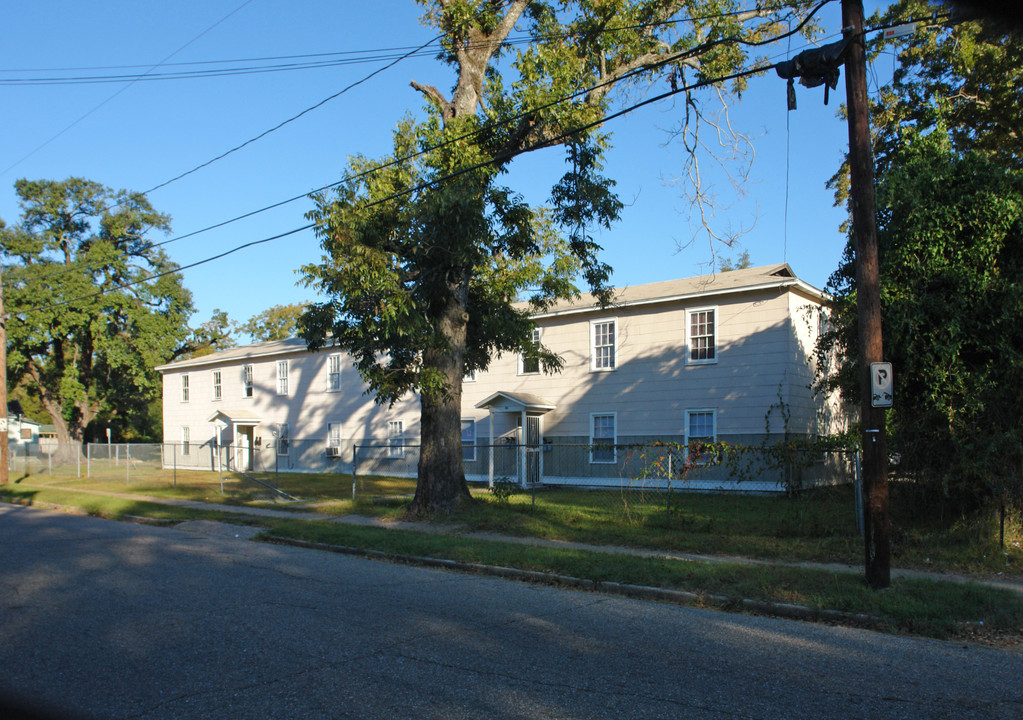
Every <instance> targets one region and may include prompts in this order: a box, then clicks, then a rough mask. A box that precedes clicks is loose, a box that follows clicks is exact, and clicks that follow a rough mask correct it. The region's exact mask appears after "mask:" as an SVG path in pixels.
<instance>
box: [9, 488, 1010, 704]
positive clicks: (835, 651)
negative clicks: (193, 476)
mask: <svg viewBox="0 0 1023 720" xmlns="http://www.w3.org/2000/svg"><path fill="white" fill-rule="evenodd" d="M1021 678H1023V655H1019V654H1015V653H1009V652H1000V651H996V650H987V649H981V648H973V647H964V646H961V645H957V644H952V643H943V642H936V641H928V640H920V639H908V638H901V637H892V636H887V635H883V634H879V633H873V632H869V631H862V630H854V629H848V628H835V627H827V626H823V625H813V624H805V623H798V622H790V621H785V620H777V619H766V618H756V617H747V616H742V615H733V614H727V613H720V612H715V611H709V610H700V609H693V608H683V607H675V606H671V605H663V604H657V603H647V602H641V601H635V600H628V599H622V598H617V597H606V596H602V595H598V594H592V593H582V592H571V591H565V590H559V589H553V588H546V587H540V586H535V585H525V584H519V583H515V582H511V581H505V580H499V579H491V578H482V577H478V576H467V575H460V574H456V573H450V572H445V571H438V570H428V569H421V568H410V567H404V566H400V565H392V564H389V563H381V562H374V561H369V560H363V559H359V558H353V557H348V556H344V555H336V554H333V553H325V552H318V551H314V550H304V549H297V548H291V547H282V546H272V545H265V544H259V543H254V542H248V541H246V540H244V539H243V538H235V537H234V536H233V533H231V534H229V535H228V536H226V537H223V536H211V535H204V534H198V533H194V532H186V531H183V530H180V529H169V528H154V527H147V526H142V525H134V524H129V523H117V522H110V521H105V520H98V519H94V518H87V517H77V516H70V515H63V514H58V513H52V512H47V511H42V510H35V509H30V508H20V507H12V506H5V505H0V696H2V697H3V698H4V699H5V701H6V702H7V703H12V702H13V703H16V704H17V703H20V704H21V705H22V706H23V707H28V708H30V709H32V710H35V711H39V712H44V713H45V712H49V713H52V714H53V715H54V716H59V717H82V718H93V717H94V718H203V719H206V718H216V719H218V720H226V719H230V718H260V719H264V718H265V719H271V718H289V719H293V718H389V719H390V718H416V719H420V718H423V719H425V718H686V719H689V718H693V719H697V720H700V719H704V718H729V719H731V718H764V719H765V720H766V719H767V718H770V719H772V720H777V719H779V718H801V719H802V718H841V719H842V720H848V719H849V718H927V719H928V720H932V719H934V718H957V719H963V718H985V719H986V720H989V719H991V718H1013V719H1014V720H1018V719H1019V718H1021V717H1023V682H1021Z"/></svg>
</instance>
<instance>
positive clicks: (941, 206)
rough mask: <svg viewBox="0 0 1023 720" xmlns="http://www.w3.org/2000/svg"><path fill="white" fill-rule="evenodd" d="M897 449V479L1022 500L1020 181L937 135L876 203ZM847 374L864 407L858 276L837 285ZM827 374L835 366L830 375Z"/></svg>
mask: <svg viewBox="0 0 1023 720" xmlns="http://www.w3.org/2000/svg"><path fill="white" fill-rule="evenodd" d="M877 206H878V226H879V250H880V273H881V304H882V318H883V328H884V330H883V331H884V343H885V356H886V359H887V360H889V361H891V362H892V364H893V367H894V370H895V379H896V383H895V405H894V408H893V410H892V411H891V414H890V416H889V417H890V420H889V425H888V428H889V433H890V436H891V441H890V442H891V444H890V448H891V449H892V450H893V451H894V452H896V453H898V454H899V455H900V457H901V460H900V464H899V466H898V468H899V471H900V472H905V473H912V474H915V475H916V476H917V477H918V478H919V480H920V481H921V485H922V486H924V487H927V488H930V489H931V490H933V491H934V493H935V495H936V496H941V497H945V498H951V499H952V500H953V501H955V502H956V503H958V504H960V506H962V507H967V506H970V505H973V504H975V503H976V502H978V501H981V500H983V499H984V498H985V497H989V496H990V495H991V494H992V493H994V492H997V491H999V490H1004V489H1005V488H1007V487H1009V485H1013V486H1015V488H1016V490H1017V491H1018V490H1019V489H1020V488H1019V487H1018V486H1019V484H1020V481H1021V478H1020V468H1021V467H1023V324H1021V323H1020V318H1023V171H1021V170H1019V169H1016V168H1008V169H1007V168H1005V167H1004V166H1003V165H1002V164H1000V163H998V162H995V161H994V160H993V159H992V156H991V154H990V153H986V152H983V151H970V152H967V153H965V154H959V153H957V152H956V151H955V149H954V148H953V143H952V141H951V140H950V139H949V134H948V133H947V132H944V131H943V129H941V128H938V129H937V131H936V132H933V133H931V134H930V135H928V136H926V137H917V138H914V139H913V140H912V141H911V142H909V143H907V144H906V145H904V146H903V147H902V148H900V149H898V150H896V151H895V152H894V153H893V154H892V155H891V156H890V158H889V160H888V162H887V163H886V169H885V171H884V173H883V174H882V175H881V176H880V178H879V182H878V191H877ZM829 290H831V292H832V293H833V294H834V298H835V300H834V305H833V309H832V322H833V329H832V330H831V332H829V333H827V334H826V335H825V336H824V342H823V343H822V345H821V347H820V348H819V352H820V353H821V354H822V356H826V355H828V354H829V353H831V352H833V351H835V350H837V351H838V352H839V354H840V355H841V356H842V357H843V358H844V360H845V362H844V364H843V365H842V366H841V368H842V369H841V371H840V373H839V374H837V375H835V376H832V377H831V378H830V379H829V381H830V382H831V384H832V385H836V386H838V387H840V388H841V389H842V390H843V392H844V393H845V395H846V396H847V397H850V398H853V397H857V396H858V391H859V386H858V383H857V377H858V375H857V372H858V369H857V366H856V362H855V358H856V357H857V348H856V343H857V339H856V304H855V303H856V297H855V271H854V267H853V261H852V254H851V251H850V250H849V249H848V248H847V251H846V255H845V259H844V263H843V266H842V267H841V268H840V269H839V270H838V271H837V272H836V273H835V274H834V275H833V276H832V278H831V281H830V285H829ZM820 365H821V367H823V366H824V365H825V364H824V363H820Z"/></svg>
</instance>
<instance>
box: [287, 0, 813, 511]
mask: <svg viewBox="0 0 1023 720" xmlns="http://www.w3.org/2000/svg"><path fill="white" fill-rule="evenodd" d="M419 4H420V5H422V6H423V7H424V8H425V15H424V21H425V22H426V23H427V24H429V25H430V26H432V27H434V28H436V29H437V30H438V31H440V32H441V33H442V37H441V41H440V42H441V47H442V50H441V53H440V57H441V59H442V60H443V61H444V62H446V63H447V64H448V65H449V66H450V68H451V69H452V71H453V73H454V82H453V86H452V88H451V90H450V92H445V91H444V90H442V89H439V88H437V87H435V86H433V85H428V84H425V83H421V82H415V81H413V82H412V87H413V88H414V89H415V90H416V91H418V92H419V93H420V94H421V95H422V97H423V98H425V100H426V102H427V107H426V110H425V117H423V118H421V119H418V120H413V119H412V118H406V119H405V120H404V121H402V122H401V123H400V124H399V125H398V127H397V129H396V131H395V132H394V151H393V153H392V154H391V155H390V156H389V157H387V158H383V159H380V160H377V161H371V160H369V159H367V158H362V157H358V158H354V159H352V160H351V163H350V165H349V169H348V178H349V179H348V180H347V181H345V182H343V183H342V184H341V185H340V186H339V187H338V188H337V190H336V192H335V193H333V194H330V195H327V194H321V195H318V196H316V198H315V200H316V205H317V206H316V209H315V210H314V211H312V212H311V213H310V217H311V218H312V219H314V220H315V221H316V228H317V232H318V234H319V236H320V238H321V240H322V244H323V248H324V251H325V254H324V257H323V260H322V262H321V263H319V264H317V265H310V266H307V267H306V268H304V270H305V273H306V277H307V279H308V281H309V283H310V284H312V285H314V286H315V287H317V288H318V289H319V290H320V291H321V292H322V293H323V294H324V295H326V296H327V298H329V299H328V300H327V301H326V302H322V303H318V304H315V305H313V306H311V307H310V309H309V311H308V312H307V314H306V315H305V318H304V320H303V334H304V336H305V337H306V339H307V340H308V341H309V343H310V345H311V346H312V347H319V346H322V345H324V344H326V343H333V344H335V345H338V346H340V347H342V348H345V349H347V350H349V351H350V352H351V353H352V354H353V355H354V356H355V358H356V363H357V366H358V368H359V371H360V373H361V374H362V376H363V377H364V378H365V379H366V380H367V381H368V383H369V385H370V386H371V388H372V390H373V391H374V392H375V393H376V397H377V399H378V400H379V401H381V402H393V401H394V400H395V399H397V398H398V397H401V396H402V395H404V394H405V393H407V392H409V391H418V392H419V393H420V397H421V430H422V448H421V456H420V461H419V479H418V484H417V488H416V495H415V498H414V500H413V502H412V505H411V508H410V511H411V512H413V513H418V512H435V511H445V510H450V509H452V508H454V507H456V506H457V505H459V504H461V503H463V502H466V501H468V499H469V492H468V487H467V485H466V482H465V476H464V471H463V468H462V450H461V435H460V417H461V395H462V378H463V377H464V375H465V374H466V373H467V372H472V371H478V370H483V369H485V368H486V367H487V365H488V363H489V362H490V358H491V357H492V356H494V355H495V354H499V353H501V352H535V349H534V348H533V347H532V345H531V340H532V332H531V331H532V327H533V323H532V321H531V320H530V318H529V312H528V310H527V309H523V308H522V307H519V306H515V305H513V303H514V301H516V300H517V299H520V298H521V297H525V298H526V299H527V300H528V301H529V303H528V308H529V309H531V310H542V309H543V308H545V307H548V306H550V304H551V303H553V302H554V301H555V300H557V299H559V298H567V297H572V296H574V295H576V294H577V293H578V290H577V288H576V284H575V283H576V282H577V280H579V279H580V278H581V279H583V280H585V282H586V284H587V285H588V286H589V289H590V290H592V291H593V292H594V293H595V294H596V296H597V297H598V298H599V299H600V300H601V301H603V302H607V301H608V300H609V299H610V297H611V292H610V288H609V275H610V268H608V267H607V266H606V265H605V264H603V263H602V262H601V261H600V259H599V257H598V251H599V249H600V248H599V247H598V245H597V244H596V243H595V242H594V241H593V239H592V237H590V235H589V234H588V232H587V230H588V229H591V230H592V228H594V227H595V226H605V227H606V226H609V225H611V224H612V223H613V222H614V221H615V220H616V219H617V217H618V213H619V209H620V207H621V205H620V203H619V201H618V199H617V197H616V196H615V194H614V191H613V186H614V183H613V181H611V180H610V179H608V178H606V177H604V176H603V175H601V166H602V158H603V153H604V151H605V149H606V148H607V147H608V143H609V136H608V135H606V134H604V133H603V131H602V130H601V129H600V123H601V121H602V120H603V119H604V118H605V117H606V116H607V115H608V114H609V112H611V111H612V110H614V109H618V108H620V107H621V106H622V104H623V103H624V100H625V98H627V93H626V92H625V90H626V89H627V88H629V87H639V88H643V87H647V86H649V85H650V84H652V83H655V82H658V81H660V82H663V83H664V88H665V89H667V88H668V87H676V88H682V87H685V86H686V83H687V81H693V80H695V81H707V80H712V79H714V78H719V77H723V76H726V75H728V74H730V73H734V72H735V71H737V70H740V69H745V68H747V67H748V66H749V65H750V64H751V63H752V61H753V59H752V58H751V52H752V50H751V48H753V47H754V46H755V45H754V44H756V43H766V42H768V41H770V39H772V38H776V37H778V36H780V35H781V34H782V33H784V32H787V31H790V29H791V28H792V27H800V21H801V20H802V19H804V16H801V15H799V13H801V12H804V11H806V9H807V8H808V7H809V6H810V3H809V2H805V1H804V0H792V1H791V2H786V1H784V0H765V1H763V2H759V3H757V4H756V5H754V6H753V7H752V8H750V9H743V6H746V7H748V5H749V4H748V3H738V2H734V1H733V0H580V1H573V2H570V1H567V0H565V1H558V2H544V1H539V0H511V1H508V0H419ZM513 31H515V32H516V33H520V35H519V36H518V38H517V39H519V40H522V42H517V43H515V44H514V45H513V44H510V43H509V42H508V41H509V40H510V39H511V38H512V33H513ZM743 87H744V80H743V79H741V78H740V79H736V80H735V81H734V82H733V83H732V84H731V85H730V86H729V89H730V90H732V91H736V92H738V91H741V89H742V88H743ZM615 103H618V104H617V105H615ZM689 107H690V108H691V109H692V112H693V113H694V114H696V113H698V107H699V106H698V105H690V106H689ZM558 146H560V147H562V148H563V151H564V153H565V159H566V163H567V165H566V167H567V171H566V173H565V175H564V176H563V177H562V178H561V179H560V180H559V181H558V182H556V183H555V184H554V187H553V188H552V190H551V194H550V202H549V205H548V207H547V208H535V207H531V206H530V205H529V204H527V203H526V202H525V201H524V200H523V198H522V197H521V196H519V195H517V194H516V193H515V192H513V191H512V190H511V189H509V188H507V187H504V186H502V185H501V184H500V182H499V180H500V177H501V175H502V173H503V172H504V171H505V170H506V169H507V168H508V166H509V164H510V163H511V162H512V161H513V160H514V158H515V157H517V156H518V155H520V154H522V153H526V152H534V151H541V150H544V149H547V148H552V147H558ZM539 359H540V362H541V364H542V366H543V367H544V369H545V370H546V371H555V370H556V369H557V368H558V367H559V366H560V358H558V357H557V356H556V355H555V354H554V353H552V352H550V351H549V350H547V349H545V348H541V349H540V350H539Z"/></svg>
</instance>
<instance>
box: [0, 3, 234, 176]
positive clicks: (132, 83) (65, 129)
mask: <svg viewBox="0 0 1023 720" xmlns="http://www.w3.org/2000/svg"><path fill="white" fill-rule="evenodd" d="M251 2H252V0H245V2H243V3H242V4H241V5H239V6H238V7H236V8H235V9H234V10H232V11H231V12H229V13H228V14H227V15H225V16H224V17H222V18H220V19H219V20H217V21H216V22H215V23H213V24H212V25H210V26H209V27H208V28H206V29H205V30H203V31H202V32H201V33H199V34H198V35H196V36H195V37H194V38H192V39H191V40H189V41H188V42H186V43H185V44H184V45H182V46H181V47H179V48H178V49H177V50H175V51H174V52H172V53H171V54H170V55H168V56H167V57H165V58H164V59H163V60H161V61H160V62H158V63H157V64H156V65H153V67H152V68H151V69H153V70H155V69H156V68H158V67H160V66H161V65H163V63H165V62H166V61H168V60H170V59H171V58H172V57H174V56H175V55H177V54H178V53H179V52H181V51H182V50H184V49H185V48H186V47H188V46H189V45H191V44H192V43H194V42H195V41H196V40H198V39H199V38H201V37H202V36H203V35H205V34H206V33H208V32H209V31H210V30H212V29H213V28H215V27H217V25H220V23H222V22H224V21H225V20H227V19H228V18H229V17H231V16H232V15H234V14H235V13H237V12H238V11H239V10H241V9H242V8H243V7H245V6H246V5H248V4H249V3H251ZM134 84H135V81H132V82H130V83H128V84H127V85H125V86H124V87H123V88H121V89H120V90H118V91H117V92H115V93H114V94H113V95H111V96H110V97H108V98H107V99H106V100H104V101H103V102H101V103H100V104H99V105H97V106H96V107H94V108H92V110H89V111H88V112H87V113H85V114H84V115H82V116H81V117H80V118H78V119H77V120H75V121H74V122H73V123H71V124H70V125H68V126H67V127H65V128H64V129H63V130H61V131H60V132H58V133H57V134H56V135H54V136H53V137H51V138H50V139H49V140H47V141H46V142H44V143H43V144H42V145H39V146H38V147H36V148H35V149H34V150H32V151H31V152H29V153H28V154H27V155H25V156H24V157H22V158H21V159H20V160H18V161H17V162H15V163H14V164H13V165H10V166H9V167H7V168H6V169H5V170H3V171H2V172H0V177H3V176H4V175H6V174H7V173H9V172H10V171H11V170H13V169H14V168H16V167H18V165H21V163H23V162H25V161H26V160H28V159H29V158H30V157H32V156H33V155H35V154H36V153H37V152H39V151H40V150H42V149H43V148H44V147H46V146H47V145H49V144H50V143H51V142H53V141H54V140H56V139H57V138H59V137H60V136H61V135H63V134H64V133H66V132H67V131H68V130H70V129H71V128H73V127H74V126H75V125H77V124H78V123H80V122H82V120H85V118H87V117H89V116H90V115H92V114H93V113H94V112H96V111H97V110H99V109H100V108H101V107H103V106H104V105H106V104H107V103H108V102H110V101H111V100H113V99H114V98H115V97H117V96H118V95H120V94H121V93H123V92H124V91H125V90H127V89H128V88H130V87H131V86H132V85H134Z"/></svg>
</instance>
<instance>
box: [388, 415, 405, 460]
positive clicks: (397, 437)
mask: <svg viewBox="0 0 1023 720" xmlns="http://www.w3.org/2000/svg"><path fill="white" fill-rule="evenodd" d="M387 457H405V431H404V430H403V429H402V426H401V420H392V421H390V422H389V423H387Z"/></svg>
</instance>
